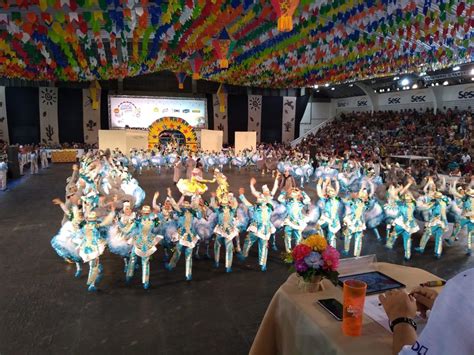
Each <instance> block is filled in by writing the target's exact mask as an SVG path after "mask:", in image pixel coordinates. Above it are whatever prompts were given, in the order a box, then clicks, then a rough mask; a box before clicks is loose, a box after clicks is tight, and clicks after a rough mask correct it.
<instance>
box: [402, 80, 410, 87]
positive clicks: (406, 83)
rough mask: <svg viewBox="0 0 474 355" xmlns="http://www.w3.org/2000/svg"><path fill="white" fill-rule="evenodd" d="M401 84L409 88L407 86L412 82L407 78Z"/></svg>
mask: <svg viewBox="0 0 474 355" xmlns="http://www.w3.org/2000/svg"><path fill="white" fill-rule="evenodd" d="M400 84H402V85H403V86H407V85H409V84H410V80H408V78H405V79H403V80H402V82H401V83H400Z"/></svg>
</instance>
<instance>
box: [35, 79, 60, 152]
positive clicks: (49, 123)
mask: <svg viewBox="0 0 474 355" xmlns="http://www.w3.org/2000/svg"><path fill="white" fill-rule="evenodd" d="M39 113H40V133H41V142H42V143H45V144H58V143H59V128H58V127H59V126H58V88H40V89H39Z"/></svg>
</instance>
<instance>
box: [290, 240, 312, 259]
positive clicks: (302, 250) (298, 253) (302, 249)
mask: <svg viewBox="0 0 474 355" xmlns="http://www.w3.org/2000/svg"><path fill="white" fill-rule="evenodd" d="M309 253H311V248H310V247H309V246H307V245H304V244H298V245H297V246H296V247H295V248H294V249H293V251H292V252H291V255H293V259H294V260H296V261H297V260H301V259H304V258H305V257H306V256H308V255H309Z"/></svg>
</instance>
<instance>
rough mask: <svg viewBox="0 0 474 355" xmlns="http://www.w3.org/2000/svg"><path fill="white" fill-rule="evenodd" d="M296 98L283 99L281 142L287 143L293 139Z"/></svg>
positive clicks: (287, 97) (286, 97) (285, 97)
mask: <svg viewBox="0 0 474 355" xmlns="http://www.w3.org/2000/svg"><path fill="white" fill-rule="evenodd" d="M295 117H296V97H289V96H284V97H283V119H282V123H281V141H282V142H283V143H289V142H291V141H292V140H293V139H295Z"/></svg>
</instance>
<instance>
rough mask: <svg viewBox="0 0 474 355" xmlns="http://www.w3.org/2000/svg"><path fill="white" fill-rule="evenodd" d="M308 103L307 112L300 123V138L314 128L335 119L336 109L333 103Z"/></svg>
mask: <svg viewBox="0 0 474 355" xmlns="http://www.w3.org/2000/svg"><path fill="white" fill-rule="evenodd" d="M312 100H313V99H312V98H311V99H310V100H309V101H308V105H307V106H306V110H305V112H304V114H303V118H302V119H301V123H300V136H301V135H303V134H305V133H306V132H308V131H310V130H311V129H313V128H314V127H316V126H318V125H320V124H322V123H324V122H325V121H327V120H329V119H332V118H334V107H333V104H332V102H313V101H312Z"/></svg>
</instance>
